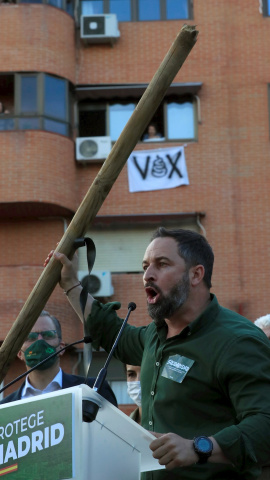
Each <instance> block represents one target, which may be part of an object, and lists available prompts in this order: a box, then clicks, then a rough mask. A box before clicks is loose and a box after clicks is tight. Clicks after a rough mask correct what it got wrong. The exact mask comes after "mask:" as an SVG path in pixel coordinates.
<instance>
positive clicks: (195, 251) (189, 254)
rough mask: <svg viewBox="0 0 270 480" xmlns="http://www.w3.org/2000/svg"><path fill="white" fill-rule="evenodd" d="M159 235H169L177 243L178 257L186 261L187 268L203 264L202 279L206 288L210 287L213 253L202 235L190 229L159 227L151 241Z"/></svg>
mask: <svg viewBox="0 0 270 480" xmlns="http://www.w3.org/2000/svg"><path fill="white" fill-rule="evenodd" d="M159 237H171V238H173V239H174V240H175V241H176V243H177V244H178V252H179V255H180V257H182V258H183V260H184V261H185V263H186V266H187V268H188V269H190V268H191V267H194V266H196V265H203V266H204V270H205V272H204V278H203V281H204V283H205V284H206V286H207V287H208V288H211V287H212V284H211V277H212V272H213V264H214V253H213V250H212V248H211V246H210V245H209V243H208V242H207V240H206V238H205V237H203V235H200V234H199V233H197V232H193V231H192V230H183V229H181V228H179V229H177V230H167V229H166V228H164V227H159V228H158V229H157V230H156V231H155V232H154V234H153V235H152V238H151V241H153V240H154V239H155V238H159Z"/></svg>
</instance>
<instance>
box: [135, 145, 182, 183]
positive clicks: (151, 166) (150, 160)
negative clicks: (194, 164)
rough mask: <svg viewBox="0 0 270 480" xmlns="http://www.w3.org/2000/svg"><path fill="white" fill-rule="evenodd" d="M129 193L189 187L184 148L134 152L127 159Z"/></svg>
mask: <svg viewBox="0 0 270 480" xmlns="http://www.w3.org/2000/svg"><path fill="white" fill-rule="evenodd" d="M128 182H129V191H130V192H146V191H148V190H163V189H167V188H175V187H179V186H180V185H189V180H188V173H187V167H186V161H185V151H184V147H172V148H159V149H156V150H144V151H134V152H132V154H131V155H130V156H129V158H128Z"/></svg>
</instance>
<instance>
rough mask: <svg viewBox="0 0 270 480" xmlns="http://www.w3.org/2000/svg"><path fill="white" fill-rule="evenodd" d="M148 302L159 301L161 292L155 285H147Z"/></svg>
mask: <svg viewBox="0 0 270 480" xmlns="http://www.w3.org/2000/svg"><path fill="white" fill-rule="evenodd" d="M145 292H146V297H147V302H148V303H151V304H154V303H156V302H157V301H158V299H159V297H160V293H159V292H158V291H157V290H156V289H155V288H154V287H145Z"/></svg>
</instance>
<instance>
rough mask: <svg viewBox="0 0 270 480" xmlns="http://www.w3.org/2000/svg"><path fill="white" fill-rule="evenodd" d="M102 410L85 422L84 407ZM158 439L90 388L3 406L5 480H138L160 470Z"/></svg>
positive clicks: (0, 430)
mask: <svg viewBox="0 0 270 480" xmlns="http://www.w3.org/2000/svg"><path fill="white" fill-rule="evenodd" d="M89 402H90V404H94V406H95V405H97V406H98V411H97V415H96V418H95V420H93V421H92V422H90V423H88V422H85V421H83V404H85V403H86V404H87V405H89ZM154 438H155V437H154V436H153V435H151V434H150V433H149V432H147V431H146V430H145V429H144V428H142V427H141V426H140V425H138V424H137V423H135V422H134V421H133V420H131V419H130V418H129V417H128V416H127V415H125V414H124V413H123V412H121V411H120V410H118V409H117V408H116V407H114V406H113V405H112V404H111V403H109V402H108V401H107V400H105V399H104V398H103V397H101V396H100V395H99V394H98V393H97V392H95V391H94V390H92V389H91V388H90V387H88V386H87V385H80V386H78V387H72V388H68V389H65V390H59V391H58V392H54V393H50V394H47V395H40V396H37V397H31V398H29V399H26V400H22V401H17V402H12V403H7V404H4V405H1V406H0V476H1V475H5V474H8V480H26V479H27V480H139V478H140V473H141V472H144V471H148V470H157V469H161V468H164V467H161V466H160V465H159V463H158V461H157V460H156V459H154V458H153V457H152V452H151V450H150V448H149V444H150V443H151V441H152V440H154Z"/></svg>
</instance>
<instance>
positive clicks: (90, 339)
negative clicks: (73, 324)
mask: <svg viewBox="0 0 270 480" xmlns="http://www.w3.org/2000/svg"><path fill="white" fill-rule="evenodd" d="M83 342H84V343H91V342H92V338H91V337H90V336H89V335H88V336H87V337H83V338H82V339H81V340H77V341H76V342H73V343H70V344H69V345H66V346H65V347H63V348H60V350H58V352H55V353H52V354H51V355H49V357H47V358H45V359H44V360H42V361H41V362H39V363H37V365H35V366H34V367H32V368H30V370H27V371H26V372H24V373H22V375H20V376H19V377H17V378H15V380H12V382H10V383H7V385H5V386H4V387H3V388H1V390H0V393H2V392H3V391H4V390H6V388H8V387H10V386H11V385H13V384H14V383H16V382H18V380H21V378H23V377H26V375H28V374H29V373H31V372H32V371H33V370H36V369H37V368H38V367H39V366H40V365H43V363H46V362H47V361H48V360H49V359H50V358H53V357H56V356H57V355H59V353H61V352H63V351H64V350H66V349H67V348H69V347H72V346H73V345H77V344H78V343H83Z"/></svg>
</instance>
